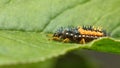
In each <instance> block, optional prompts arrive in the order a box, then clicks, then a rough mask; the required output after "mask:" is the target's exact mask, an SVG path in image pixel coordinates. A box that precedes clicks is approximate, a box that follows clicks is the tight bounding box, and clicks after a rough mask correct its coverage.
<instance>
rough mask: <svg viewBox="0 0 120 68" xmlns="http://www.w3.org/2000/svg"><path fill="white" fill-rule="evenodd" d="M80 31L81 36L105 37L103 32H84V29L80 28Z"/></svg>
mask: <svg viewBox="0 0 120 68" xmlns="http://www.w3.org/2000/svg"><path fill="white" fill-rule="evenodd" d="M78 31H79V32H80V34H84V35H93V36H103V33H101V32H96V31H90V30H84V29H82V28H79V29H78Z"/></svg>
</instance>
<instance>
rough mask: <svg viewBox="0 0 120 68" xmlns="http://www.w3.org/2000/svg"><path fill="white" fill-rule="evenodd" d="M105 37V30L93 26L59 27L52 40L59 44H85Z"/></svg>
mask: <svg viewBox="0 0 120 68" xmlns="http://www.w3.org/2000/svg"><path fill="white" fill-rule="evenodd" d="M105 36H107V33H106V30H103V29H102V28H100V27H94V26H82V27H80V26H78V27H70V26H69V27H60V28H59V29H58V30H57V31H56V32H55V33H54V34H53V38H52V40H55V41H60V42H65V43H68V42H73V43H80V44H85V43H87V42H90V41H92V40H94V39H97V38H100V37H105Z"/></svg>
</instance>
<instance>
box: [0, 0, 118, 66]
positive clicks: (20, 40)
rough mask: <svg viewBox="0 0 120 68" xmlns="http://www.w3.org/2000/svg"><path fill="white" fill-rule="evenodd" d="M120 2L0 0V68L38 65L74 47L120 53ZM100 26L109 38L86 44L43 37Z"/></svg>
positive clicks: (96, 0)
mask: <svg viewBox="0 0 120 68" xmlns="http://www.w3.org/2000/svg"><path fill="white" fill-rule="evenodd" d="M119 6H120V0H64V1H63V0H1V1H0V29H1V30H0V65H6V64H18V63H31V62H40V61H44V60H47V59H49V58H53V57H57V56H59V55H63V54H65V53H66V52H68V51H72V50H74V49H77V48H87V49H93V50H98V51H102V52H109V53H116V54H120V50H119V49H120V34H119V33H120V13H119V12H120V8H119ZM68 25H72V26H78V25H80V26H82V25H94V26H101V27H103V28H104V29H106V30H107V32H108V33H109V35H110V36H108V37H107V38H101V39H98V40H95V41H92V42H90V43H88V44H75V43H62V42H55V41H50V40H48V39H49V38H50V37H48V36H46V35H47V34H49V33H54V32H55V31H56V30H57V29H58V28H59V27H61V26H64V27H65V26H68Z"/></svg>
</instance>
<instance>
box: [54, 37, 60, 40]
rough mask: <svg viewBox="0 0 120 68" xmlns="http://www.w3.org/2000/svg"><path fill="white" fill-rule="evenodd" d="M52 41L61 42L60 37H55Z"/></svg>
mask: <svg viewBox="0 0 120 68" xmlns="http://www.w3.org/2000/svg"><path fill="white" fill-rule="evenodd" d="M52 40H55V41H60V38H59V37H53V38H52Z"/></svg>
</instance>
